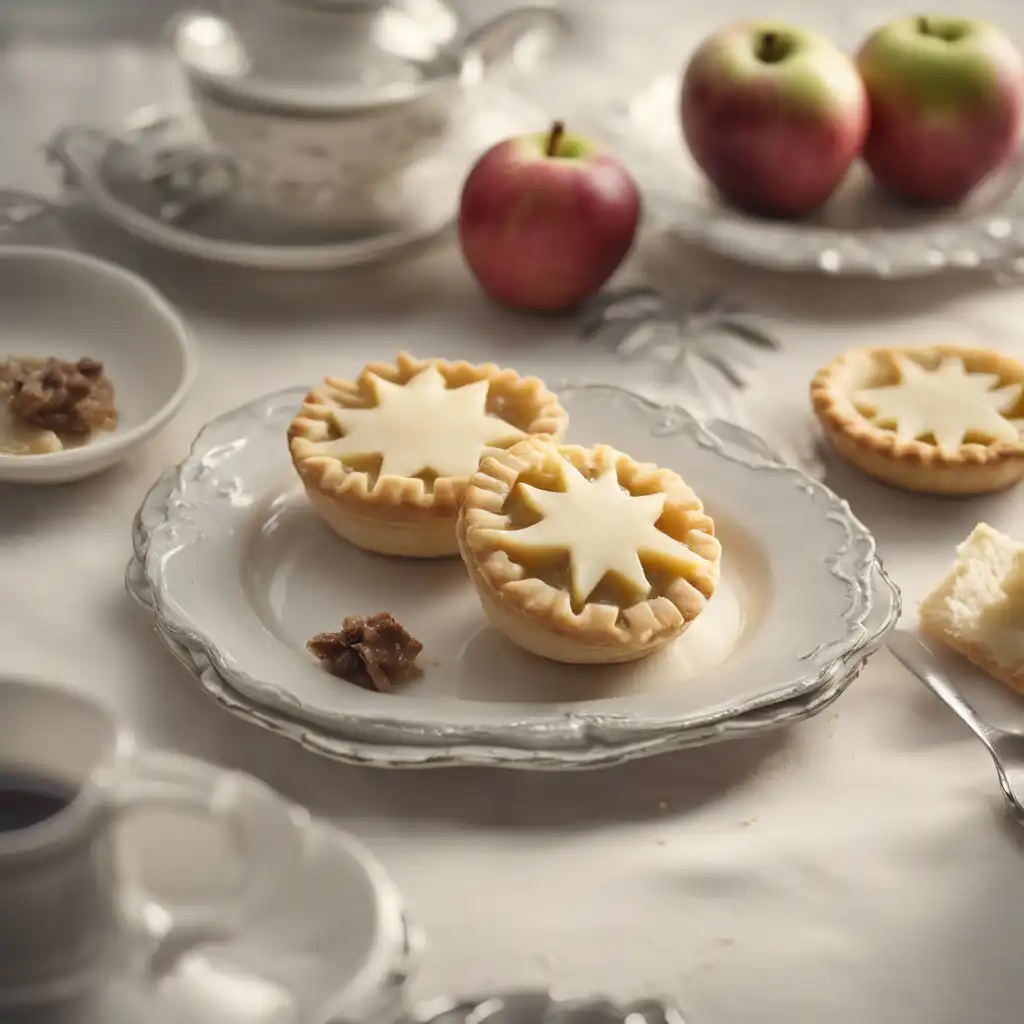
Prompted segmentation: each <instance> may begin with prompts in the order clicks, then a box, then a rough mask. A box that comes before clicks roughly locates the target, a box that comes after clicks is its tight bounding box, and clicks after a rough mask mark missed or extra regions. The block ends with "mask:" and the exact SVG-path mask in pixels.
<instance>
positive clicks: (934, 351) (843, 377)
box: [811, 345, 1024, 495]
mask: <svg viewBox="0 0 1024 1024" xmlns="http://www.w3.org/2000/svg"><path fill="white" fill-rule="evenodd" d="M895 356H905V357H907V358H908V359H913V360H914V361H915V362H917V363H920V364H922V365H923V366H926V367H929V368H931V367H935V366H937V365H938V364H939V362H940V361H941V360H942V359H943V358H945V357H947V356H956V357H957V358H959V359H962V360H963V364H964V368H965V370H967V372H968V373H992V374H997V375H998V376H999V378H1000V381H1001V384H1002V385H1006V384H1024V364H1022V363H1020V362H1018V361H1017V360H1016V359H1012V358H1011V357H1010V356H1007V355H1004V354H1003V353H1001V352H996V351H993V350H991V349H979V348H961V347H958V346H954V345H935V346H931V347H927V348H891V347H879V348H858V349H852V350H851V351H849V352H846V353H844V354H843V355H841V356H839V357H838V358H837V359H834V360H833V361H832V362H831V363H829V364H828V365H827V366H825V367H823V368H822V369H821V370H819V371H818V373H817V374H816V375H815V377H814V379H813V380H812V381H811V405H812V406H813V407H814V412H815V415H816V416H817V418H818V421H819V422H820V423H821V426H822V429H823V430H824V432H825V435H826V437H827V438H828V439H829V441H830V442H831V443H832V445H833V446H834V447H835V449H836V451H837V452H838V453H839V454H840V455H841V456H842V457H843V458H845V459H846V460H847V461H849V462H851V463H853V465H855V466H856V467H857V468H858V469H860V470H861V471H862V472H864V473H866V474H867V475H868V476H871V477H874V478H875V479H878V480H882V481H884V482H885V483H888V484H892V485H894V486H896V487H900V488H903V489H904V490H908V491H917V492H919V493H922V494H949V495H968V494H985V493H988V492H990V491H999V490H1003V489H1004V488H1006V487H1009V486H1011V485H1013V484H1015V483H1017V482H1018V481H1020V480H1021V479H1022V478H1024V439H1022V440H1021V441H1016V442H1007V441H997V442H995V443H993V444H978V443H970V444H963V445H960V447H959V448H957V449H955V450H954V451H948V450H942V449H940V448H939V447H938V446H936V445H934V444H929V443H928V442H926V441H918V440H914V441H901V440H899V439H898V438H897V436H896V434H895V432H894V431H892V430H887V429H886V428H884V427H878V426H875V425H874V424H873V423H871V421H870V420H868V419H867V418H866V417H865V416H864V415H863V414H861V413H860V412H859V411H858V410H857V408H856V407H855V405H854V403H853V395H854V393H855V392H857V391H859V390H861V389H862V388H868V387H876V386H879V385H884V384H886V383H889V382H893V383H895V381H896V380H898V379H899V374H898V370H897V368H896V363H895V360H894V357H895ZM1006 415H1008V416H1009V417H1010V418H1017V417H1019V416H1021V415H1024V402H1021V403H1020V404H1019V406H1018V407H1017V408H1014V409H1012V410H1011V411H1010V412H1009V413H1007V414H1006Z"/></svg>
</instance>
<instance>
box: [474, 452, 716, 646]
mask: <svg viewBox="0 0 1024 1024" xmlns="http://www.w3.org/2000/svg"><path fill="white" fill-rule="evenodd" d="M555 457H564V458H566V459H568V460H569V461H570V462H571V463H572V464H573V465H575V466H576V468H577V469H580V470H581V471H582V472H584V473H592V472H595V471H600V470H602V469H605V468H607V467H610V466H613V465H614V466H615V468H616V472H617V474H618V476H619V480H620V482H621V483H622V485H623V486H624V487H626V489H627V490H630V491H634V492H635V493H648V494H649V493H653V492H655V491H657V490H663V491H665V493H666V494H667V495H668V499H667V501H666V503H665V512H666V513H670V514H671V515H672V516H673V521H674V526H675V528H674V529H673V530H672V531H671V534H672V536H676V537H677V538H678V539H681V540H684V541H685V542H686V543H687V544H688V545H689V546H690V547H691V548H692V549H693V551H694V552H695V553H696V554H698V555H701V556H702V557H703V558H704V559H705V560H706V561H707V562H708V567H707V570H706V571H705V572H703V573H695V574H694V576H693V577H691V579H689V580H684V579H682V578H680V579H679V580H677V581H676V582H675V583H674V584H673V585H672V588H671V590H670V592H669V594H666V595H662V596H658V597H655V598H647V599H645V600H643V601H639V602H637V603H636V604H634V605H632V606H631V607H630V608H628V609H626V610H624V611H623V612H622V616H621V619H620V614H619V611H620V610H619V609H618V608H615V607H613V606H611V605H604V604H598V603H587V604H586V605H584V607H583V608H582V609H581V610H580V611H579V612H576V611H574V610H573V608H572V604H571V599H570V595H569V594H568V593H567V592H566V591H564V590H561V589H558V588H556V587H553V586H551V585H550V584H548V583H546V582H544V581H543V580H540V579H538V578H536V577H533V576H530V575H529V574H528V571H526V570H524V569H523V567H522V566H520V565H519V564H518V563H517V562H516V561H514V560H513V559H512V558H511V557H510V556H509V554H508V553H507V552H506V551H505V550H504V549H502V548H501V547H499V546H498V545H497V543H496V542H495V541H494V540H493V539H492V538H491V537H490V536H489V532H490V531H492V530H495V529H507V528H508V521H507V517H505V516H504V515H503V513H502V511H501V509H502V508H503V506H504V504H505V500H506V499H507V498H508V496H509V495H510V494H511V493H512V490H513V488H514V487H515V485H516V483H517V482H518V479H519V477H520V475H521V474H522V473H524V472H526V471H527V470H529V469H531V468H536V467H539V466H541V465H543V464H545V463H547V462H548V461H549V460H551V459H552V458H555ZM458 539H459V548H460V551H461V553H462V558H463V561H464V562H465V563H466V568H467V570H468V572H469V576H470V579H471V581H472V582H473V585H474V587H476V589H477V591H478V592H479V593H480V594H481V596H486V598H487V601H485V602H484V608H485V611H486V610H487V606H488V602H490V603H492V604H493V605H495V606H496V607H497V609H498V610H499V612H500V613H501V614H499V615H498V616H496V617H492V622H494V624H495V625H496V626H498V628H502V627H501V622H500V621H495V618H497V619H499V620H500V619H502V618H504V617H505V616H506V615H512V616H515V617H516V618H517V619H518V620H519V621H520V622H522V623H523V624H524V625H526V624H529V625H531V626H532V629H526V630H521V631H519V632H518V634H517V635H515V636H510V639H512V640H514V641H515V642H516V643H518V644H520V646H524V647H527V649H530V650H533V651H534V652H535V653H538V654H541V655H542V656H544V657H549V658H553V659H554V660H559V661H580V662H593V663H597V662H612V661H624V660H629V658H630V657H642V656H644V655H646V654H649V653H652V652H653V651H655V650H657V649H658V648H660V647H662V646H664V645H665V644H666V643H667V642H668V641H669V640H672V639H674V638H675V637H677V636H679V635H680V634H681V633H682V632H683V631H684V630H685V629H686V627H687V626H689V624H690V623H691V622H692V621H693V620H694V619H695V618H696V617H697V616H698V615H699V614H700V613H701V612H702V611H703V610H704V608H705V607H706V606H707V602H708V600H709V599H710V598H711V596H712V594H713V593H714V589H715V585H716V584H717V582H718V576H719V566H720V561H721V544H720V543H719V541H718V539H717V538H716V537H715V536H714V522H713V521H712V519H711V517H710V516H709V515H707V513H706V512H705V511H704V507H703V504H702V503H701V501H700V499H699V498H698V497H697V495H696V494H695V493H694V492H693V490H692V489H691V488H690V487H689V486H688V485H687V484H686V483H685V482H684V481H683V479H682V478H681V477H680V476H679V475H678V474H677V473H674V472H672V471H671V470H666V469H661V468H659V467H657V466H655V465H653V464H650V463H640V462H636V461H635V460H634V459H632V458H631V457H630V456H628V455H626V454H625V453H623V452H620V451H617V450H616V449H614V448H611V447H610V446H608V445H595V446H594V447H593V448H583V447H581V446H578V445H563V444H558V443H555V442H551V441H548V440H544V439H537V438H531V439H528V440H525V441H520V442H519V443H517V444H516V445H513V446H512V447H511V448H509V449H508V450H507V451H504V452H500V453H497V454H495V455H492V456H489V457H488V458H485V459H484V460H482V461H481V464H480V469H479V470H478V471H477V473H476V474H475V475H474V476H473V478H472V479H471V481H470V484H469V487H468V488H467V490H466V496H465V501H464V503H463V507H462V510H461V512H460V514H459V521H458ZM531 638H532V639H531Z"/></svg>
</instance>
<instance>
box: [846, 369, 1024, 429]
mask: <svg viewBox="0 0 1024 1024" xmlns="http://www.w3.org/2000/svg"><path fill="white" fill-rule="evenodd" d="M893 359H894V360H895V362H896V366H897V368H898V369H899V371H900V378H901V379H900V382H899V383H898V384H891V385H888V386H887V387H879V388H864V389H863V390H861V391H858V392H856V393H855V394H854V396H853V400H854V403H855V404H856V405H857V406H858V407H863V408H865V409H868V410H870V414H869V415H867V418H868V419H869V420H871V422H873V423H874V424H876V425H877V426H880V427H886V428H891V429H892V430H893V431H894V432H895V434H896V436H897V437H898V438H899V439H900V440H901V441H913V440H914V439H915V438H920V437H925V436H927V435H928V434H931V435H932V436H933V437H934V438H935V442H936V444H937V445H938V446H939V448H943V449H951V448H959V447H960V445H962V444H963V443H964V438H965V437H966V436H967V435H968V434H978V435H980V436H982V437H985V438H991V439H992V441H1019V440H1020V430H1019V428H1018V425H1017V422H1016V421H1014V420H1010V419H1007V417H1006V416H1005V415H1003V414H1004V413H1007V412H1009V410H1010V409H1011V408H1013V406H1014V405H1015V404H1016V402H1017V401H1018V399H1019V398H1020V395H1021V385H1020V384H1007V385H1005V386H1004V387H1000V386H999V377H998V375H997V374H994V373H968V372H967V371H966V370H965V368H964V363H963V360H962V359H960V358H958V357H956V356H946V357H945V358H944V359H943V360H942V362H941V363H939V365H938V366H937V367H936V368H935V369H934V370H930V369H928V368H927V367H925V366H922V365H921V364H920V363H918V362H915V361H914V360H913V359H908V358H907V357H906V356H902V355H895V356H893Z"/></svg>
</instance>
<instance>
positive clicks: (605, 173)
mask: <svg viewBox="0 0 1024 1024" xmlns="http://www.w3.org/2000/svg"><path fill="white" fill-rule="evenodd" d="M640 208H641V204H640V193H639V189H638V188H637V185H636V182H635V181H634V180H633V178H632V176H631V175H630V174H629V172H628V171H627V170H626V168H625V167H623V165H622V164H621V163H620V162H619V161H618V160H617V159H616V158H615V157H614V156H613V155H612V154H611V153H608V152H607V151H605V150H604V149H602V148H601V147H600V146H599V145H597V144H596V143H594V142H593V141H591V140H590V139H586V138H584V137H582V136H579V135H575V134H572V133H569V132H566V131H565V128H564V126H563V125H562V124H561V123H557V124H555V126H554V127H553V128H552V129H551V131H549V132H542V133H539V134H533V135H526V136H522V137H519V138H513V139H506V140H505V141H504V142H500V143H498V144H497V145H496V146H494V147H492V148H491V149H489V150H488V151H487V152H486V153H484V155H483V156H482V157H480V159H479V160H478V161H477V163H476V165H475V166H474V167H473V169H472V170H471V171H470V173H469V177H468V178H467V179H466V182H465V185H464V186H463V189H462V199H461V202H460V205H459V225H458V230H459V242H460V245H461V247H462V253H463V256H464V257H465V260H466V263H467V264H468V266H469V268H470V270H471V271H472V272H473V274H474V275H475V277H476V279H477V280H478V281H479V282H480V285H481V286H482V287H483V289H484V291H485V292H487V294H488V295H489V296H490V297H491V298H492V299H494V301H495V302H498V303H500V304H501V305H503V306H509V307H511V308H513V309H523V310H531V311H535V312H558V311H561V310H566V309H571V308H573V307H575V306H577V305H579V304H580V303H581V302H582V301H583V300H584V299H586V298H588V297H589V296H591V295H592V294H594V293H595V292H596V291H598V290H599V289H600V288H601V286H602V285H603V284H604V283H605V282H606V281H607V280H608V278H609V277H611V275H612V274H613V273H614V272H615V270H616V269H617V268H618V266H619V265H620V264H621V263H622V261H623V260H624V259H625V258H626V255H627V254H628V253H629V250H630V249H631V248H632V245H633V240H634V238H635V237H636V231H637V226H638V224H639V220H640Z"/></svg>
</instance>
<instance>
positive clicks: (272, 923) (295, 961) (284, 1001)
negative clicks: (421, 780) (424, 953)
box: [5, 754, 418, 1024]
mask: <svg viewBox="0 0 1024 1024" xmlns="http://www.w3.org/2000/svg"><path fill="white" fill-rule="evenodd" d="M147 762H149V763H150V768H151V769H154V770H156V769H158V770H159V778H160V779H161V781H163V782H167V781H168V780H170V781H172V782H173V781H174V780H175V779H180V780H181V781H184V780H186V779H188V780H189V783H190V786H195V785H199V786H200V787H202V786H207V787H209V788H210V789H211V790H213V789H214V787H215V786H216V785H217V784H218V782H219V781H220V780H222V778H223V775H224V772H223V770H222V769H219V768H216V767H214V766H212V765H208V764H205V763H203V762H200V761H194V760H192V759H190V758H184V757H181V756H179V755H171V754H166V755H156V756H148V757H147ZM236 786H237V787H243V789H244V792H242V793H237V792H236V794H235V798H236V799H244V800H245V804H246V813H247V817H249V818H253V819H258V832H259V835H260V836H261V840H262V842H264V843H266V844H267V846H268V856H272V857H273V858H274V859H275V861H276V862H277V863H278V865H279V869H278V874H277V878H276V884H275V886H274V888H273V890H272V894H271V895H270V896H268V898H267V899H266V901H265V902H264V903H263V904H262V905H259V906H256V907H254V908H253V911H252V913H251V915H250V916H249V919H248V920H247V921H246V922H244V924H242V925H239V926H235V927H232V928H230V929H228V930H226V931H225V933H224V934H223V935H221V936H218V937H217V939H216V940H212V939H211V941H210V942H208V943H204V944H201V945H197V946H194V947H192V948H191V949H188V950H186V951H185V952H184V955H183V956H182V957H181V958H180V959H178V960H177V961H176V962H175V963H174V964H173V965H172V966H171V970H170V971H169V972H168V973H166V974H163V973H161V975H159V976H157V977H152V976H149V975H147V973H146V972H145V971H144V970H143V969H142V968H143V965H144V964H145V962H146V953H147V949H146V948H145V944H144V943H140V945H139V947H138V948H137V949H135V948H133V947H132V945H131V943H129V945H128V949H127V954H128V955H127V956H125V957H124V958H123V960H122V962H121V966H120V969H119V970H118V971H117V973H116V975H115V976H113V977H112V978H111V979H110V980H109V982H108V983H107V984H106V985H104V986H103V987H102V988H101V989H100V990H99V991H97V993H96V994H95V996H94V997H93V998H91V999H90V1000H88V1001H87V1002H85V1003H84V1004H82V1005H80V1006H76V1007H75V1008H74V1009H73V1012H70V1011H69V1016H67V1017H64V1016H62V1017H61V1018H60V1019H61V1024H137V1022H139V1021H143V1020H144V1021H146V1022H147V1024H181V1022H182V1021H184V1020H188V1021H190V1022H192V1024H236V1022H237V1024H243V1022H244V1024H322V1022H323V1021H325V1020H328V1019H332V1020H334V1019H342V1018H343V1019H347V1020H372V1021H374V1024H390V1022H391V1021H393V1020H395V1019H396V1017H398V1016H399V1015H400V1014H401V1013H402V1011H403V1005H402V1004H403V989H404V984H405V981H406V979H407V978H408V975H409V973H410V971H411V969H412V966H413V961H414V959H415V952H416V948H415V947H416V946H417V944H418V940H417V939H416V936H415V935H414V934H413V933H411V932H410V930H409V927H408V924H407V922H406V920H405V916H404V911H403V907H402V902H401V898H400V896H399V894H398V892H397V890H396V888H395V886H394V884H393V883H392V882H391V880H390V879H389V878H388V877H387V875H386V873H385V872H384V870H383V868H382V867H381V866H380V865H379V864H378V863H377V861H376V860H375V859H374V858H373V857H372V856H371V855H370V853H369V852H368V851H367V850H366V849H365V848H364V847H363V846H362V845H361V844H360V843H358V842H357V841H355V840H354V839H352V838H351V837H350V836H348V835H346V834H345V833H343V832H340V831H338V830H336V829H334V828H332V827H330V826H329V825H327V824H325V823H321V822H318V821H316V820H314V819H311V818H310V816H309V814H308V813H307V812H306V811H305V810H303V809H302V808H300V807H297V806H296V805H294V804H291V803H289V802H287V801H285V800H284V799H283V798H281V797H279V796H278V795H277V794H276V793H274V792H273V791H272V790H270V789H269V788H268V787H266V786H265V785H263V783H261V782H258V781H257V780H256V779H253V778H251V777H248V776H242V777H239V778H237V779H236ZM253 827H254V828H255V827H256V825H255V824H254V825H253ZM182 850H188V856H187V857H182V856H181V851H182ZM120 853H121V856H122V857H123V859H124V863H125V865H126V868H127V870H128V871H129V872H130V873H131V875H132V877H133V878H135V879H137V880H138V882H139V883H140V884H141V885H142V886H143V887H144V888H145V890H146V891H147V893H148V894H150V895H151V896H152V897H153V899H154V901H155V902H156V903H161V902H166V903H168V904H172V905H182V904H185V905H198V906H207V905H208V906H214V907H215V906H217V905H218V903H219V902H220V901H221V900H222V899H223V898H224V895H223V894H224V893H225V892H227V893H231V892H232V891H233V890H234V889H235V888H236V887H237V885H238V880H239V871H240V865H239V864H238V862H237V853H236V852H235V851H233V850H232V849H230V847H228V846H227V845H226V843H225V839H224V836H223V830H222V829H220V828H217V827H215V826H214V825H213V824H212V823H211V822H210V821H208V820H206V819H204V818H202V817H199V816H197V817H195V818H191V817H183V816H182V815H181V814H179V813H173V814H168V813H167V812H166V811H159V810H156V809H154V810H152V811H147V812H146V813H145V814H142V813H140V814H139V815H138V816H137V817H136V818H135V819H133V820H132V821H131V822H129V823H127V824H126V825H125V826H124V829H123V832H122V835H121V850H120ZM5 1019H6V1018H5ZM33 1019H35V1018H33ZM47 1019H49V1018H47Z"/></svg>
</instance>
